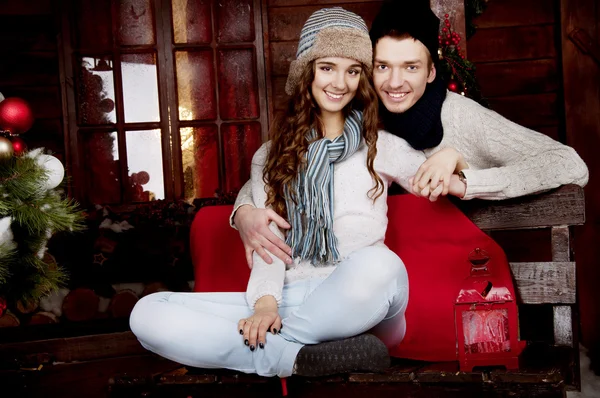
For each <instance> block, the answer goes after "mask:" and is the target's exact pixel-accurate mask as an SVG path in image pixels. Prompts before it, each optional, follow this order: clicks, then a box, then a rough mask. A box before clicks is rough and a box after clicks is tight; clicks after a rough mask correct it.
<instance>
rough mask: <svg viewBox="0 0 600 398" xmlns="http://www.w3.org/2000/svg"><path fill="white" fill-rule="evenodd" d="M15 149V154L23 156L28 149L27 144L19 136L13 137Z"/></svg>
mask: <svg viewBox="0 0 600 398" xmlns="http://www.w3.org/2000/svg"><path fill="white" fill-rule="evenodd" d="M11 142H12V146H13V151H14V152H15V156H21V155H22V154H23V153H25V151H26V150H27V144H25V141H23V140H22V139H21V138H19V137H13V138H12V139H11Z"/></svg>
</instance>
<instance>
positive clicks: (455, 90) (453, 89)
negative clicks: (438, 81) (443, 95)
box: [448, 80, 458, 93]
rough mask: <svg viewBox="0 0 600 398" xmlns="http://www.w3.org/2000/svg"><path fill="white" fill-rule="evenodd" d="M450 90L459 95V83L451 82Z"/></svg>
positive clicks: (449, 84)
mask: <svg viewBox="0 0 600 398" xmlns="http://www.w3.org/2000/svg"><path fill="white" fill-rule="evenodd" d="M448 90H450V91H452V92H455V93H457V92H458V83H456V82H455V81H454V80H450V83H448Z"/></svg>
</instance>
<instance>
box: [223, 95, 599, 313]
mask: <svg viewBox="0 0 600 398" xmlns="http://www.w3.org/2000/svg"><path fill="white" fill-rule="evenodd" d="M442 125H443V127H444V138H443V140H442V142H441V143H440V145H438V146H437V147H435V148H432V149H428V150H425V151H424V153H425V155H426V156H427V157H429V156H431V155H432V154H434V153H436V152H437V151H439V150H440V149H442V148H446V147H453V148H455V149H456V150H458V151H459V152H460V153H462V155H463V156H464V158H465V160H466V161H467V163H468V164H469V169H468V170H464V171H463V172H464V174H465V176H466V177H467V191H466V194H465V197H464V199H472V198H482V199H488V200H501V199H506V198H512V197H517V196H522V195H528V194H534V193H539V192H543V191H546V190H549V189H552V188H556V187H558V186H561V185H565V184H577V185H579V186H582V187H583V186H585V184H587V181H588V169H587V167H586V165H585V163H584V162H583V161H582V160H581V158H580V157H579V155H578V154H577V153H576V152H575V150H574V149H573V148H570V147H568V146H565V145H563V144H561V143H559V142H557V141H555V140H553V139H551V138H549V137H548V136H546V135H544V134H541V133H537V132H535V131H533V130H530V129H527V128H525V127H523V126H520V125H518V124H516V123H513V122H511V121H510V120H508V119H506V118H504V117H502V116H500V115H499V114H498V113H496V112H494V111H491V110H489V109H487V108H484V107H482V106H481V105H479V104H478V103H476V102H475V101H473V100H470V99H468V98H466V97H463V96H461V95H458V94H455V93H452V92H448V95H447V96H446V100H445V101H444V104H443V106H442ZM380 135H381V136H382V137H380V140H379V141H378V148H381V149H383V148H386V146H385V145H383V146H380V145H379V144H380V142H381V138H385V140H386V142H389V143H390V145H391V143H392V142H393V143H396V142H404V141H403V140H400V139H396V138H397V137H394V136H392V135H391V134H389V133H386V132H380ZM390 137H391V138H390ZM404 143H405V142H404ZM391 148H394V150H397V152H396V153H394V154H393V156H395V157H396V158H403V157H405V156H407V154H409V155H410V154H414V152H415V151H414V150H413V149H412V148H410V147H408V145H407V144H406V143H405V145H404V146H402V145H401V146H398V145H391ZM383 153H388V151H386V150H383V151H381V150H380V152H379V153H378V156H377V159H376V160H379V161H380V162H379V164H382V163H381V161H383V160H384V159H382V158H381V157H382V156H384V155H383ZM257 155H258V153H257ZM385 156H386V158H387V156H389V155H385ZM255 159H256V156H255ZM255 170H256V168H255V165H254V164H253V171H252V173H253V176H254V173H255V172H256V171H255ZM416 170H417V169H416V168H415V169H414V171H415V172H416ZM378 171H380V170H378ZM405 177H410V176H405ZM391 180H393V178H392V179H391ZM334 181H336V183H337V181H338V177H337V165H336V177H335V180H334ZM401 185H404V184H401ZM256 187H257V186H256V184H255V183H254V184H253V183H252V180H251V181H248V182H247V183H246V184H245V185H244V187H243V188H242V190H241V191H240V193H239V195H238V197H237V200H236V202H235V206H234V211H233V212H232V214H231V219H230V221H231V225H232V226H233V216H234V214H235V211H236V210H237V209H238V208H239V207H240V206H242V205H245V204H248V205H253V206H254V201H253V198H254V199H256V200H257V201H256V204H257V205H258V207H264V198H262V197H261V198H259V197H258V196H259V195H260V194H259V192H260V191H257V189H256ZM259 189H260V188H259ZM336 199H337V191H336ZM378 202H379V201H378ZM335 205H336V206H337V201H336V202H335ZM338 211H339V209H338V207H336V208H335V212H336V213H337V212H338ZM368 214H369V217H374V218H379V217H380V215H378V214H376V213H368ZM367 218H368V217H367ZM381 226H382V227H383V230H382V231H383V232H382V233H383V234H384V235H385V227H387V218H385V223H382V225H381ZM335 227H336V226H335V225H334V229H335ZM355 227H356V229H357V230H358V231H357V232H360V231H364V228H362V226H360V225H356V226H355ZM234 228H235V227H234ZM272 229H273V230H274V231H275V229H276V228H273V226H272ZM338 231H339V229H336V235H337V233H338ZM277 234H278V235H279V236H283V235H282V234H281V232H280V231H279V230H277ZM339 238H340V237H338V239H339ZM342 245H343V243H342ZM346 254H348V253H346ZM271 257H272V258H273V259H274V264H273V265H275V264H279V267H274V268H273V267H272V266H268V265H266V264H263V261H262V259H260V257H259V256H258V255H256V254H255V255H254V262H255V267H254V268H255V269H253V271H252V276H251V278H250V282H249V285H248V291H247V297H248V301H249V303H250V304H251V305H253V304H254V303H255V302H256V300H257V299H258V298H259V297H261V296H263V295H265V294H274V293H273V292H274V291H276V292H280V290H279V289H280V284H282V283H283V278H284V273H286V271H285V266H284V265H283V262H281V261H280V260H278V259H276V257H275V256H271ZM257 262H258V264H260V265H259V267H256V264H257ZM298 265H299V264H295V265H294V266H293V267H292V268H296V270H295V271H293V270H288V271H287V275H288V276H289V278H288V276H286V282H289V281H290V280H296V279H302V278H305V277H320V276H326V274H327V273H328V272H331V270H332V269H327V268H332V267H327V268H326V269H319V268H315V267H300V268H298V267H297V266H298ZM303 265H305V264H303ZM274 269H278V270H279V273H280V274H279V277H276V278H275V280H277V281H279V282H277V283H276V284H273V283H271V282H272V281H273V275H271V274H270V272H272V271H273V270H274ZM265 270H269V271H270V272H268V273H267V274H261V273H262V272H264V271H265ZM290 271H291V272H290ZM294 273H296V274H298V275H297V276H295V275H294ZM321 274H323V275H321ZM261 275H262V276H261ZM267 275H270V276H268V277H267ZM267 281H271V282H267ZM262 282H265V283H262ZM279 294H280V293H279ZM276 298H278V299H279V298H280V296H276Z"/></svg>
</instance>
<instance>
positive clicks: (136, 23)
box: [119, 0, 154, 46]
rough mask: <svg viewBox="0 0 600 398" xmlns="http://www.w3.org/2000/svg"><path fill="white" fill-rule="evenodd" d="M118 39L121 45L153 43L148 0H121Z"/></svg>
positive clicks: (150, 11) (150, 8) (152, 27)
mask: <svg viewBox="0 0 600 398" xmlns="http://www.w3.org/2000/svg"><path fill="white" fill-rule="evenodd" d="M120 4H121V8H120V10H119V11H120V12H119V17H120V21H119V22H120V24H119V40H120V42H121V44H123V45H126V46H127V45H143V44H154V24H153V20H154V18H153V17H152V6H151V5H150V0H121V1H120Z"/></svg>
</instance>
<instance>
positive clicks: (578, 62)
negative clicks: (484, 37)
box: [560, 0, 600, 355]
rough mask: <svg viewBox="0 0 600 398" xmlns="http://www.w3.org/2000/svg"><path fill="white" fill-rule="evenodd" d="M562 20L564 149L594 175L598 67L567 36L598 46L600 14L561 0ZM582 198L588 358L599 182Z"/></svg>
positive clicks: (595, 339) (594, 350) (593, 5)
mask: <svg viewBox="0 0 600 398" xmlns="http://www.w3.org/2000/svg"><path fill="white" fill-rule="evenodd" d="M560 17H561V20H560V29H561V32H560V34H561V42H562V72H563V76H562V77H563V87H564V88H563V93H564V101H565V129H566V143H567V145H570V146H572V147H573V148H575V150H576V151H577V153H578V154H579V155H580V156H581V157H582V159H583V160H584V161H585V162H586V164H587V166H588V169H589V170H590V171H591V173H590V174H592V175H593V173H594V171H595V170H598V167H600V159H599V158H598V155H597V151H598V147H599V146H600V113H598V109H600V65H599V64H598V63H596V61H595V60H594V58H593V57H592V56H591V55H592V54H591V53H590V52H587V53H586V52H585V50H584V49H582V48H580V46H578V45H577V44H576V43H575V42H573V40H572V39H571V37H570V36H571V35H572V34H573V33H574V32H576V30H577V29H579V30H581V31H583V32H585V34H586V35H587V36H588V37H590V38H591V40H590V42H589V44H590V45H592V46H593V45H594V43H595V44H596V45H597V44H598V43H600V25H599V22H600V8H599V7H598V2H597V0H561V1H560ZM578 44H581V43H578ZM585 192H586V196H587V197H588V198H589V199H588V200H587V201H586V218H587V219H588V220H589V221H588V222H586V223H585V225H584V226H582V227H580V228H578V229H577V230H576V237H577V239H576V240H575V253H576V258H577V274H578V275H577V276H578V283H577V285H578V295H579V309H580V312H581V314H582V316H581V336H582V340H583V344H584V345H585V347H586V348H588V349H589V350H590V351H591V352H590V355H598V353H600V305H599V304H598V282H597V281H598V280H599V278H600V268H599V267H598V265H597V262H598V256H600V245H598V238H599V237H600V224H599V223H598V222H597V221H595V220H598V217H599V216H600V208H599V207H598V205H597V200H594V198H597V197H598V195H599V194H600V180H598V178H597V177H596V178H595V179H594V178H592V179H590V182H589V183H588V185H587V186H586V187H585Z"/></svg>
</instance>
